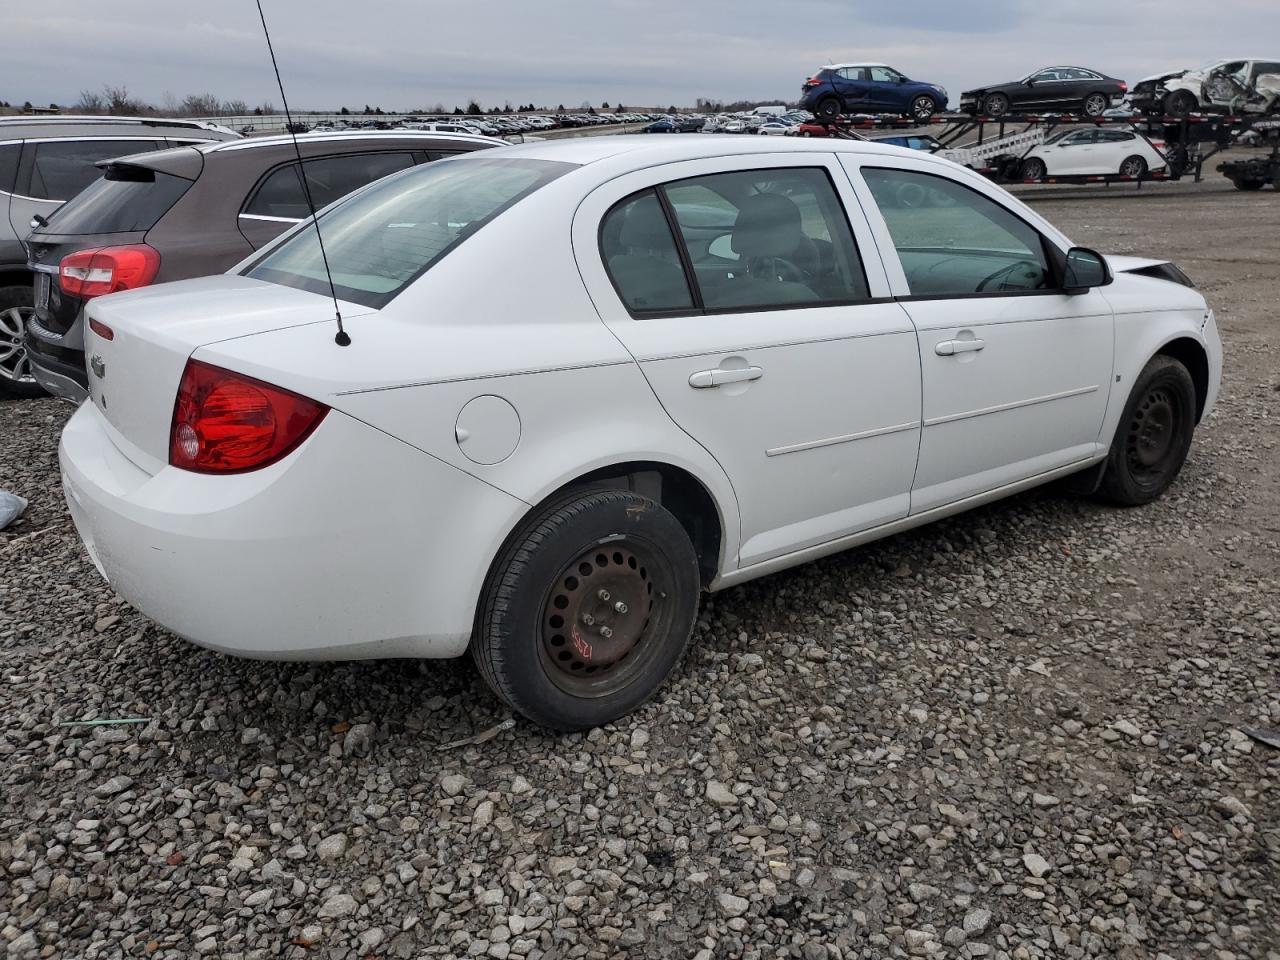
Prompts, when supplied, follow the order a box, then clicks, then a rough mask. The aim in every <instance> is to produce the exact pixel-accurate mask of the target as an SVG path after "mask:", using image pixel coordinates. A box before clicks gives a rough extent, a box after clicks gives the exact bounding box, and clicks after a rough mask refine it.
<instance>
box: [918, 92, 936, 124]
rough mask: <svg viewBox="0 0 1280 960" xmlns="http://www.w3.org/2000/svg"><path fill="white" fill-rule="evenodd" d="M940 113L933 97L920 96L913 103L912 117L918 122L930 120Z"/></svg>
mask: <svg viewBox="0 0 1280 960" xmlns="http://www.w3.org/2000/svg"><path fill="white" fill-rule="evenodd" d="M937 112H938V105H937V104H936V103H934V101H933V97H929V96H919V97H916V98H915V99H914V100H912V101H911V116H912V117H913V118H915V119H916V120H929V119H931V118H932V117H933V115H934V114H935V113H937Z"/></svg>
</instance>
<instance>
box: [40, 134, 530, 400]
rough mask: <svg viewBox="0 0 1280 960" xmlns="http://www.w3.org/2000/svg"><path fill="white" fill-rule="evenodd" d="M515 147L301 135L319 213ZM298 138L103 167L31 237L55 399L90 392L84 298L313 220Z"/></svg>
mask: <svg viewBox="0 0 1280 960" xmlns="http://www.w3.org/2000/svg"><path fill="white" fill-rule="evenodd" d="M498 146H506V144H505V143H504V142H503V141H501V140H495V139H491V138H489V137H479V136H471V135H466V134H457V135H455V134H441V133H416V132H413V131H391V132H386V133H378V132H372V131H361V132H359V133H326V134H307V135H305V136H300V137H298V146H297V149H298V150H300V151H301V153H302V157H303V169H304V170H305V171H306V177H307V184H308V186H309V187H310V190H311V198H312V200H313V201H314V202H315V204H316V208H317V209H320V208H323V207H325V206H327V205H328V204H330V203H333V202H334V201H336V200H339V199H341V198H342V197H344V196H346V195H347V194H349V193H350V192H351V191H353V190H356V189H358V188H360V187H363V186H365V185H366V184H368V183H372V182H373V181H374V180H378V179H380V178H382V177H385V176H389V175H390V174H393V173H396V172H398V171H400V170H405V169H407V168H409V167H412V166H414V165H415V164H419V163H426V162H428V161H431V160H438V159H441V158H444V157H448V156H451V155H454V154H458V153H465V152H468V151H472V150H482V149H485V148H488V147H498ZM294 149H295V148H294V143H293V140H292V138H290V137H283V136H282V137H263V138H261V139H256V140H242V141H239V142H237V143H226V144H210V145H206V146H199V147H181V148H178V149H174V150H161V151H158V152H155V153H144V154H139V155H137V156H132V157H124V158H121V159H119V160H113V161H111V162H110V163H108V164H104V167H105V173H104V175H103V177H102V179H100V180H98V181H97V182H96V183H93V184H91V185H90V186H89V187H87V188H86V189H85V190H84V192H83V193H81V194H80V195H79V196H77V197H76V198H75V199H73V200H72V201H70V202H69V203H67V204H65V205H64V206H63V207H62V208H61V209H59V210H58V212H57V213H56V214H54V215H52V216H51V217H49V220H48V222H47V223H46V224H45V225H44V226H42V227H40V228H39V229H37V230H35V231H34V232H33V233H32V234H31V236H30V237H29V238H28V241H27V242H28V245H29V247H30V251H31V259H30V262H29V266H30V268H31V270H32V271H33V272H34V273H35V274H36V287H35V315H34V316H33V317H32V318H31V319H30V320H29V321H28V322H27V330H26V340H25V344H26V349H27V353H28V358H29V360H30V364H31V370H32V373H33V374H34V375H35V378H36V380H37V382H38V383H39V384H40V385H41V386H42V387H44V388H45V389H46V390H48V391H49V392H50V393H52V394H54V395H56V396H59V397H62V398H64V399H67V400H71V401H74V402H77V403H78V402H79V401H81V400H83V399H84V397H85V396H86V384H87V381H88V377H87V374H86V371H85V358H84V313H83V307H84V304H85V301H87V300H89V299H91V298H93V297H97V296H101V295H103V294H107V293H114V292H116V291H117V290H131V289H135V288H137V287H141V286H147V285H149V284H153V283H163V282H165V281H168V280H184V279H186V278H188V277H203V276H208V275H210V274H214V273H221V272H223V271H224V270H226V269H228V268H229V267H232V266H234V265H235V264H236V263H238V262H239V261H240V260H243V259H244V258H245V257H247V256H248V255H249V254H251V253H253V252H254V251H255V250H257V249H258V248H259V247H261V246H263V245H264V244H266V243H268V242H270V241H271V240H274V239H275V238H276V237H277V236H279V235H280V234H281V233H283V232H284V231H285V230H288V229H289V228H290V227H292V226H294V225H295V224H296V223H298V222H299V221H300V220H302V219H303V218H305V217H306V216H307V209H308V208H307V197H306V194H305V193H304V191H303V184H302V178H301V177H300V176H299V175H298V161H297V159H296V154H295V152H294Z"/></svg>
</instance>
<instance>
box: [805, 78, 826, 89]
mask: <svg viewBox="0 0 1280 960" xmlns="http://www.w3.org/2000/svg"><path fill="white" fill-rule="evenodd" d="M804 85H805V86H806V87H817V86H821V85H822V78H821V77H819V76H813V77H810V78H809V79H808V80H806V81H805V82H804Z"/></svg>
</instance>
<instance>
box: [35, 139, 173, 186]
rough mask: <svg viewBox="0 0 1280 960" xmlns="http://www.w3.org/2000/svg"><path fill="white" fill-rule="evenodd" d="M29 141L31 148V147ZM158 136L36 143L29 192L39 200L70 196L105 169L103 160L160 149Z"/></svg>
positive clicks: (91, 181)
mask: <svg viewBox="0 0 1280 960" xmlns="http://www.w3.org/2000/svg"><path fill="white" fill-rule="evenodd" d="M31 146H32V145H30V144H28V149H31ZM162 146H164V144H162V143H160V142H159V141H158V140H59V141H53V140H50V141H44V142H38V143H36V144H35V145H34V147H35V149H34V161H33V163H32V166H31V181H30V185H29V186H28V187H27V190H26V193H27V196H29V197H33V198H34V199H36V200H70V199H71V198H72V197H74V196H75V195H76V194H77V193H79V192H80V191H81V190H83V189H84V188H85V187H87V186H88V185H89V184H91V183H93V181H95V180H97V179H98V177H100V176H102V171H101V170H99V169H98V168H97V166H96V164H97V163H98V161H99V160H114V159H115V158H116V157H122V156H126V155H128V154H131V153H147V152H149V151H151V150H158V149H160V147H162ZM23 165H24V166H25V165H26V164H25V161H24V164H23Z"/></svg>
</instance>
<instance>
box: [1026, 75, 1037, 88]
mask: <svg viewBox="0 0 1280 960" xmlns="http://www.w3.org/2000/svg"><path fill="white" fill-rule="evenodd" d="M1035 85H1036V78H1035V77H1027V86H1028V87H1034V86H1035Z"/></svg>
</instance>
